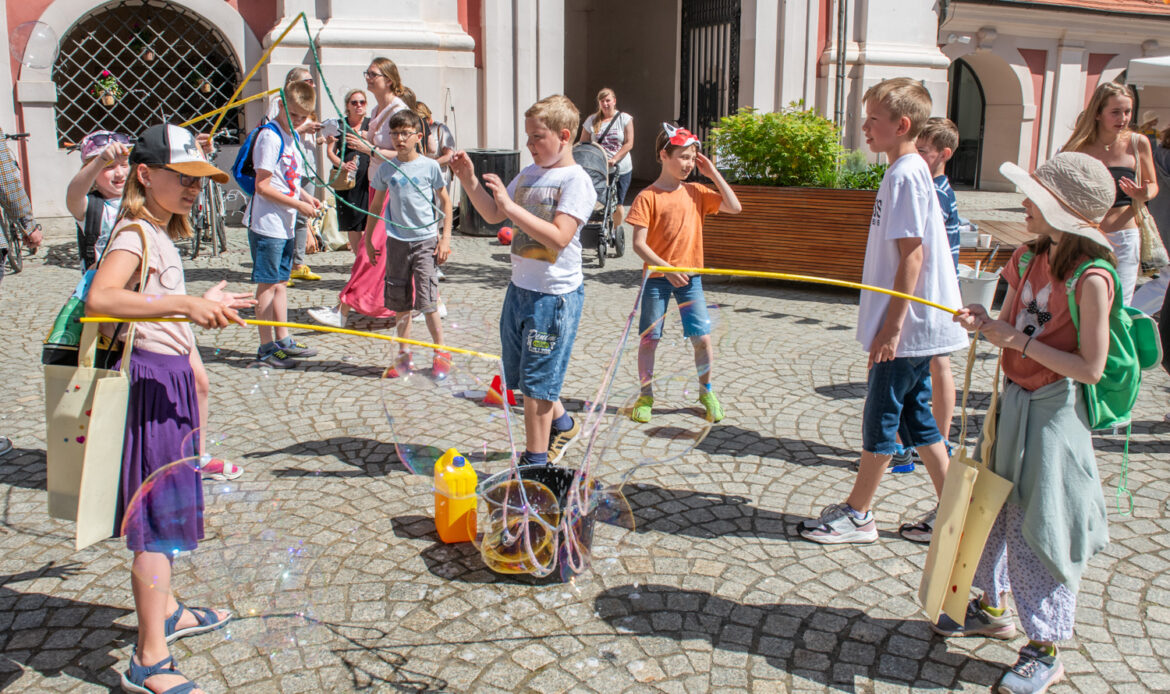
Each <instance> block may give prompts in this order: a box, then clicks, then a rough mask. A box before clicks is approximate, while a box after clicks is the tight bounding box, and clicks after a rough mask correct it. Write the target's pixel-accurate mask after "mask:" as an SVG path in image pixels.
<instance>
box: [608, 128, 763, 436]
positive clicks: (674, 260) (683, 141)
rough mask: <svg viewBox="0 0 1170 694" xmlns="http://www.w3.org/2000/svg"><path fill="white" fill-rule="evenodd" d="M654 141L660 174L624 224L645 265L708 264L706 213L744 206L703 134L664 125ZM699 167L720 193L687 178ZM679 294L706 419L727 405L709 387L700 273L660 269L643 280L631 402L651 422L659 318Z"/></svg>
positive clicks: (635, 414)
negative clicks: (703, 147)
mask: <svg viewBox="0 0 1170 694" xmlns="http://www.w3.org/2000/svg"><path fill="white" fill-rule="evenodd" d="M662 127H663V130H662V131H661V132H659V133H658V137H657V139H656V141H655V143H654V149H655V151H656V152H657V159H658V161H659V162H661V164H662V173H660V174H659V176H658V179H657V180H656V181H654V183H652V184H651V185H650V186H649V187H648V188H646V189H645V190H643V191H642V192H641V193H638V197H637V198H635V199H634V204H633V205H631V206H630V214H629V215H628V216H627V217H626V221H627V222H629V224H630V225H631V226H632V227H634V252H635V253H637V254H638V257H639V258H641V259H642V260H643V261H644V262H645V265H643V268H645V267H646V265H663V266H669V267H694V268H698V267H703V217H705V216H706V215H709V214H714V213H716V212H727V213H728V214H739V212H740V211H741V210H742V209H743V208H742V207H741V206H740V204H739V199H738V198H736V197H735V193H734V192H732V190H731V186H729V185H727V181H725V180H723V176H721V175H720V174H719V172H718V171H716V170H715V166H714V165H713V164H712V163H711V160H710V159H708V158H707V157H705V156H703V155H702V154H701V153H700V152H699V138H697V137H695V136H694V135H692V134H691V133H690V132H688V131H687V130H686V129H685V128H675V127H674V126H671V125H669V124H667V123H663V124H662ZM695 167H698V169H699V173H701V174H702V175H704V176H706V177H707V178H709V179H711V181H713V182H714V183H715V186H716V187H717V188H718V189H719V190H718V192H716V191H714V190H711V189H710V188H709V187H707V186H704V185H702V184H699V183H687V182H686V179H687V176H689V175H690V174H691V171H692V170H694V169H695ZM671 296H674V300H675V302H676V303H677V304H678V306H679V314H680V316H681V318H682V324H683V336H684V337H689V338H690V339H691V344H693V345H694V347H695V366H696V367H697V368H698V371H699V384H700V385H701V386H702V387H701V388H700V390H699V402H700V403H701V404H702V405H703V407H704V408H705V409H706V410H707V420H708V421H711V422H718V421H719V420H721V419H723V406H722V405H720V404H719V399H718V398H717V397H715V392H714V391H712V390H711V337H710V332H711V321H710V319H709V318H708V317H707V300H706V298H705V297H704V296H703V283H702V279H701V278H700V277H699V276H698V275H688V274H685V273H681V272H668V273H665V274H663V273H661V272H656V273H654V274H652V275H651V276H650V277H649V279H647V280H646V286H645V288H644V289H643V291H642V315H641V318H640V319H639V321H638V332H639V333H640V334H641V336H642V341H641V342H640V343H639V344H638V379H639V380H640V381H641V384H642V394H641V395H640V396H639V397H638V400H637V401H636V402H635V403H634V409H633V411H631V412H630V418H631V419H633V420H634V421H635V422H649V421H650V413H651V410H652V409H653V407H654V391H653V385H652V381H653V380H654V352H655V350H656V349H657V348H658V341H659V340H660V339H662V317H663V315H664V314H665V313H666V307H667V305H668V304H669V303H670V297H671Z"/></svg>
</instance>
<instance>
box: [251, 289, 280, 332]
mask: <svg viewBox="0 0 1170 694" xmlns="http://www.w3.org/2000/svg"><path fill="white" fill-rule="evenodd" d="M276 287H277V285H275V284H257V285H256V318H258V319H260V320H276V319H275V318H273V316H274V315H275V313H273V302H274V301H275V300H276ZM257 330H259V331H260V345H261V346H264V345H266V344H268V343H270V342H272V327H271V326H268V325H261V326H258V327H257Z"/></svg>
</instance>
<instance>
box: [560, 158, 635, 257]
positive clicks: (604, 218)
mask: <svg viewBox="0 0 1170 694" xmlns="http://www.w3.org/2000/svg"><path fill="white" fill-rule="evenodd" d="M573 160H574V161H576V162H577V163H578V164H579V165H580V166H581V168H583V169H585V172H586V173H588V174H589V178H590V179H592V181H593V188H594V189H595V190H596V191H597V204H596V205H594V206H593V214H592V215H590V216H589V219H588V220H587V221H586V222H585V226H584V227H582V228H581V246H582V247H583V248H594V247H596V248H597V265H598V266H599V267H605V258H606V254H607V253H608V249H609V248H612V249H614V254H615V255H616V256H617V257H618V258H620V257H622V256H623V255H624V254H625V252H626V235H625V234H623V233H622V230H621V229H615V228H614V226H613V211H614V210H615V209H617V206H618V203H619V200H618V199H617V194H616V185H615V183H616V181H617V172H616V170H615V169H614V168H613V167H611V166H609V157H608V156H606V154H605V150H603V149H602V148H601V145H598V144H597V143H595V142H582V143H581V144H578V145H576V146H574V147H573Z"/></svg>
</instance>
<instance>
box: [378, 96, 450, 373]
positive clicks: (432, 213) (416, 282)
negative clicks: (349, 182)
mask: <svg viewBox="0 0 1170 694" xmlns="http://www.w3.org/2000/svg"><path fill="white" fill-rule="evenodd" d="M389 126H390V137H391V141H392V142H393V143H394V149H395V151H396V152H397V157H396V158H395V159H394V160H392V161H384V162H382V164H381V165H380V166H379V167H378V168H377V169H376V170H375V171H374V175H373V176H372V177H371V178H370V185H371V186H372V187H373V188H374V191H375V193H374V198H373V200H371V201H370V216H368V217H366V232H365V237H364V238H365V246H366V255H367V256H368V257H369V259H370V264H371V265H377V263H378V260H377V254H378V251H376V250H375V248H374V237H373V234H374V228H375V227H376V226H377V222H378V216H377V215H378V212H379V211H380V210H382V209H383V205H385V208H384V209H385V210H386V218H387V219H389V220H390V221H389V222H387V223H386V295H385V296H386V308H388V309H390V310H391V311H394V313H395V319H394V327H395V328H397V330H398V337H402V338H406V339H409V338H410V323H411V320H410V314H411V311H419V312H421V313H422V314H423V315H424V316H425V317H426V321H427V330H429V331H430V333H431V341H432V342H433V343H434V344H436V345H441V344H443V325H442V323H441V322H440V317H439V265H442V264H443V263H445V262H447V258H448V257H449V256H450V255H451V196H449V195H448V194H447V182H446V181H445V180H443V171H442V169H441V168H440V167H439V163H438V162H436V161H435V160H434V159H431V158H430V157H424V156H423V155H422V154H421V153H420V152H419V150H418V143H419V142H420V141H422V138H423V124H422V120H421V119H420V118H419V117H418V116H417V115H416V114H415V113H414V112H413V111H410V110H408V109H402V110H401V111H398V112H397V113H395V114H394V115H393V116H390V123H389ZM387 198H389V203H387ZM436 207H437V208H439V209H441V210H442V211H443V234H442V236H440V235H439V220H438V214H437V212H436ZM399 347H400V351H399V354H398V358H397V359H396V360H395V362H394V363H393V364H391V365H390V367H389V368H387V369H386V373H385V376H386V377H387V378H398V376H400V375H403V374H404V373H406V372H409V371H410V370H411V369H413V368H414V362H413V361H412V358H411V353H410V351H409V350H408V349H406V347H405V346H404V345H399ZM450 371H451V353H450V352H446V351H443V350H438V349H436V350H435V358H434V361H433V362H432V363H431V374H432V375H433V376H434V377H435V378H444V377H446V375H447V374H448V373H450Z"/></svg>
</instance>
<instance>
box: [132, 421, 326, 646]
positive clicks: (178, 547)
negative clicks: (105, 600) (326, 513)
mask: <svg viewBox="0 0 1170 694" xmlns="http://www.w3.org/2000/svg"><path fill="white" fill-rule="evenodd" d="M199 440H200V432H199V430H195V431H193V432H191V434H189V435H188V436H187V438H186V439H185V440H184V442H183V445H182V448H183V449H184V452H187V453H193V454H194V455H188V456H186V457H183V458H180V459H178V460H176V461H174V462H172V463H170V464H168V465H166V466H164V467H163V468H160V469H158V470H156V471H154V472H153V473H152V474H151V475H150V476H149V477H147V478H146V479H145V480H144V481H143V482H142V484H141V486H140V487H139V489H138V490H137V492H136V493H135V494H134V495H133V496H132V497H131V499H130V501H129V503H128V504H127V506H126V511H125V514H124V518H123V520H122V524H121V529H122V533H123V534H124V535H127V536H128V537H129V538H130V539H131V541H132V542H135V543H136V544H135V545H132V546H142V547H145V549H146V550H148V551H156V552H161V553H163V554H166V555H167V556H168V557H170V559H171V565H172V582H171V585H173V587H174V592H175V595H176V597H177V598H178V600H179V601H180V602H181V603H183V604H185V605H187V606H189V607H201V608H202V607H208V608H212V609H215V610H229V611H230V612H231V613H232V615H233V617H232V620H231V621H230V622H228V623H227V624H226V625H225V626H224V627H223V628H222V629H219V630H216V631H215V632H212V633H213V634H214V636H209V638H221V639H228V640H235V641H241V642H244V643H247V644H249V645H252V646H254V647H256V648H258V649H260V650H261V651H265V652H272V651H277V650H282V649H285V648H296V647H302V646H307V645H312V644H316V643H319V642H320V640H321V636H320V635H319V634H317V625H318V618H317V617H316V610H315V607H314V600H313V595H312V592H311V586H310V585H309V579H310V577H311V576H312V568H313V565H314V562H315V561H316V560H317V558H318V557H319V556H320V555H321V553H322V552H323V548H322V547H320V546H318V545H317V544H315V543H314V542H313V541H312V538H311V537H310V536H309V533H310V532H314V531H315V529H316V527H317V526H315V525H308V524H303V525H302V524H297V523H291V522H290V520H292V518H291V516H290V514H289V512H288V511H289V510H288V509H287V508H286V507H285V505H284V504H283V503H282V502H281V501H280V500H279V499H278V498H277V497H276V496H275V495H274V494H273V493H271V492H267V491H264V490H265V487H266V485H257V484H256V483H255V481H254V478H255V472H253V473H252V475H251V478H250V479H249V478H245V477H241V478H239V479H236V480H223V481H212V480H211V479H210V478H207V477H204V475H203V473H204V472H206V471H207V469H206V465H207V463H208V461H209V460H210V459H212V458H213V457H214V458H221V459H225V460H229V461H230V460H238V459H239V456H238V455H233V454H232V452H233V450H234V446H233V445H232V444H233V443H234V441H233V440H232V439H231V437H228V436H223V435H211V434H209V435H208V436H207V437H206V440H207V444H206V452H204V453H202V454H200V451H199V447H200V444H199ZM139 578H140V579H141V578H143V577H141V576H140V577H139ZM146 578H147V579H148V580H150V582H151V583H150V585H152V586H154V587H156V588H157V589H158V590H168V589H169V588H170V586H168V584H166V583H165V582H163V581H155V579H156V578H157V577H146Z"/></svg>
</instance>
